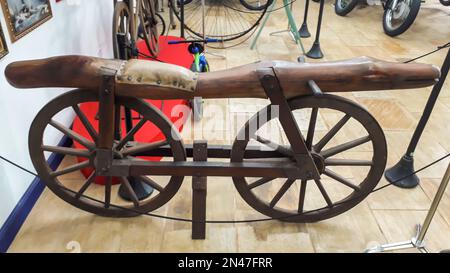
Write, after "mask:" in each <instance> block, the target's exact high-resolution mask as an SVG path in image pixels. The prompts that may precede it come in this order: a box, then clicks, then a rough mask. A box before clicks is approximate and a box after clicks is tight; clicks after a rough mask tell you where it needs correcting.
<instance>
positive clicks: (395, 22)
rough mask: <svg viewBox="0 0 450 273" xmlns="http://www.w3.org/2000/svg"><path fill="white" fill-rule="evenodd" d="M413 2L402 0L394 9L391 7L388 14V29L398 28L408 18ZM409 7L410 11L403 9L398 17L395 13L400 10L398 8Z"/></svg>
mask: <svg viewBox="0 0 450 273" xmlns="http://www.w3.org/2000/svg"><path fill="white" fill-rule="evenodd" d="M411 4H412V1H411V0H402V1H400V2H399V3H398V4H397V7H395V9H393V8H392V7H389V9H388V12H387V14H386V20H385V23H386V27H387V29H389V30H390V31H394V30H396V29H398V28H399V27H400V26H401V25H402V24H403V23H404V22H405V20H406V18H407V17H408V15H409V13H410V12H411ZM401 8H404V9H406V8H407V9H408V12H405V10H402V12H401V14H399V15H398V16H399V17H398V18H396V16H395V13H396V11H398V9H401Z"/></svg>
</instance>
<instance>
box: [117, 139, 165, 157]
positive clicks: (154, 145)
mask: <svg viewBox="0 0 450 273" xmlns="http://www.w3.org/2000/svg"><path fill="white" fill-rule="evenodd" d="M167 144H168V141H167V140H161V141H157V142H153V143H148V144H141V145H137V146H134V147H131V148H127V149H125V150H124V151H123V153H122V154H123V156H129V155H135V154H139V153H143V152H146V151H149V150H153V149H157V148H160V147H162V146H164V145H167Z"/></svg>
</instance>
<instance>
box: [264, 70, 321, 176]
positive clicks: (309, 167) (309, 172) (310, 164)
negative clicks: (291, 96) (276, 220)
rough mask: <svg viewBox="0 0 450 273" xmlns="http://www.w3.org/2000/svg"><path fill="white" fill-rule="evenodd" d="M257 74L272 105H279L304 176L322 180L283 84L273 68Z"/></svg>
mask: <svg viewBox="0 0 450 273" xmlns="http://www.w3.org/2000/svg"><path fill="white" fill-rule="evenodd" d="M256 72H257V74H258V77H259V80H260V82H261V85H262V87H263V88H264V91H265V92H266V94H267V97H268V98H269V99H270V101H271V103H272V105H279V111H280V116H279V120H280V123H281V125H282V127H283V130H284V132H285V134H286V137H287V138H288V140H289V143H290V144H291V149H292V150H293V152H294V158H295V160H296V161H297V164H298V166H299V168H300V170H301V171H302V173H303V175H302V176H304V177H305V178H306V179H320V173H319V170H318V169H317V167H316V164H315V163H314V160H313V158H312V156H311V153H310V152H309V151H308V148H307V147H306V143H305V139H304V137H303V135H302V133H301V131H300V128H299V127H298V124H297V122H296V121H295V118H294V116H293V114H292V111H291V108H290V106H289V103H288V101H287V99H286V97H285V96H284V94H283V89H282V88H281V84H280V82H279V81H278V78H277V76H276V73H275V71H274V70H273V68H262V69H258V70H257V71H256Z"/></svg>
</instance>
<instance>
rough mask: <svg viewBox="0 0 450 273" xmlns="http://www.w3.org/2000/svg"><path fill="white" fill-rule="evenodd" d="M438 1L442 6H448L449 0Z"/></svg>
mask: <svg viewBox="0 0 450 273" xmlns="http://www.w3.org/2000/svg"><path fill="white" fill-rule="evenodd" d="M439 2H441V4H442V5H444V6H450V0H439Z"/></svg>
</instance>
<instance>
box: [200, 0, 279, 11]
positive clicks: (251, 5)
mask: <svg viewBox="0 0 450 273" xmlns="http://www.w3.org/2000/svg"><path fill="white" fill-rule="evenodd" d="M191 1H192V0H191ZM247 1H248V0H239V2H241V4H242V5H243V6H244V7H245V8H246V9H249V10H265V9H266V8H267V7H268V6H270V5H272V3H273V0H266V1H267V2H266V3H265V4H263V5H256V4H255V3H253V2H247Z"/></svg>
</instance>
